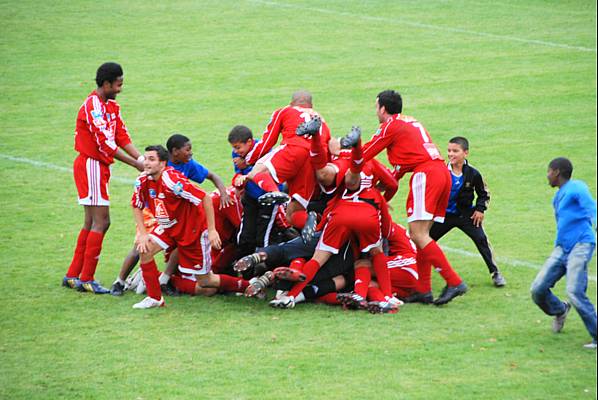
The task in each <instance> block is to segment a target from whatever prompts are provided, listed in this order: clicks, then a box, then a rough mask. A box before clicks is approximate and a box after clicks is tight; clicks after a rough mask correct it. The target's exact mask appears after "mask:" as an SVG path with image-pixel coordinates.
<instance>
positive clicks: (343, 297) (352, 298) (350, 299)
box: [336, 292, 368, 310]
mask: <svg viewBox="0 0 598 400" xmlns="http://www.w3.org/2000/svg"><path fill="white" fill-rule="evenodd" d="M336 299H337V300H338V302H339V303H341V304H342V305H343V308H344V309H345V310H366V309H367V308H368V302H367V301H366V300H365V299H364V298H363V297H361V296H360V295H358V294H357V293H355V292H351V293H337V295H336Z"/></svg>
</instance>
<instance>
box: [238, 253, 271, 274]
mask: <svg viewBox="0 0 598 400" xmlns="http://www.w3.org/2000/svg"><path fill="white" fill-rule="evenodd" d="M262 261H264V260H262V256H261V255H260V253H253V254H250V255H248V256H245V257H243V258H240V259H238V260H237V262H235V264H234V265H233V269H234V270H235V271H237V272H243V271H246V270H248V269H250V268H253V267H255V266H256V265H258V264H259V263H261V262H262Z"/></svg>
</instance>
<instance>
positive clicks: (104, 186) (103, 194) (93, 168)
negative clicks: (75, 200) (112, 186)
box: [73, 154, 110, 206]
mask: <svg viewBox="0 0 598 400" xmlns="http://www.w3.org/2000/svg"><path fill="white" fill-rule="evenodd" d="M73 175H74V177H75V185H76V186H77V192H78V194H79V204H81V205H82V206H109V205H110V199H109V196H108V182H109V181H110V167H109V166H107V165H105V164H102V163H101V162H99V161H98V160H95V159H93V158H89V157H86V156H84V155H82V154H79V156H78V157H77V158H75V162H74V163H73Z"/></svg>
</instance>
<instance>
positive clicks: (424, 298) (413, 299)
mask: <svg viewBox="0 0 598 400" xmlns="http://www.w3.org/2000/svg"><path fill="white" fill-rule="evenodd" d="M403 301H404V302H405V303H421V304H432V303H433V302H434V296H432V292H426V293H420V292H413V293H412V294H410V295H409V296H407V297H405V298H404V299H403Z"/></svg>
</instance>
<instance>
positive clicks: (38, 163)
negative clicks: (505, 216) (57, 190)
mask: <svg viewBox="0 0 598 400" xmlns="http://www.w3.org/2000/svg"><path fill="white" fill-rule="evenodd" d="M0 158H3V159H5V160H10V161H15V162H20V163H24V164H29V165H31V166H33V167H36V168H50V169H53V170H56V171H61V172H68V173H69V174H70V173H72V172H73V170H72V168H67V167H62V166H60V165H56V164H52V163H47V162H44V161H37V160H31V159H29V158H23V157H13V156H10V155H7V154H2V153H0ZM110 179H111V180H112V181H115V182H118V183H123V184H126V185H132V184H133V180H131V179H127V178H122V177H119V176H112V177H111V178H110ZM441 247H442V248H443V249H444V250H446V251H448V252H451V253H455V254H459V255H462V256H466V257H471V258H477V257H479V255H478V254H476V253H472V252H470V251H467V250H463V249H458V248H453V247H449V246H441ZM496 259H497V260H498V261H499V262H500V263H502V264H507V265H511V266H513V267H526V268H532V269H536V270H539V269H540V268H542V266H541V265H539V264H534V263H531V262H529V261H525V260H517V259H512V258H508V257H500V256H499V257H496ZM588 277H589V279H590V280H592V281H594V282H596V276H595V275H588Z"/></svg>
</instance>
